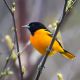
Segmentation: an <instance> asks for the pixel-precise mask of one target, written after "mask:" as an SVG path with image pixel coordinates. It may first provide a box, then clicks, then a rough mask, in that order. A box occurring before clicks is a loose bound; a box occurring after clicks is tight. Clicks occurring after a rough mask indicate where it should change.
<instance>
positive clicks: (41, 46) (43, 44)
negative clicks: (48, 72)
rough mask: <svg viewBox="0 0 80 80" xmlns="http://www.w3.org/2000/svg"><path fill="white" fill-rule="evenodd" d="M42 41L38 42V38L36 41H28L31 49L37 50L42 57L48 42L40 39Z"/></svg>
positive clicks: (34, 39) (33, 39) (53, 52)
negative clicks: (31, 46)
mask: <svg viewBox="0 0 80 80" xmlns="http://www.w3.org/2000/svg"><path fill="white" fill-rule="evenodd" d="M42 40H43V41H42ZM42 40H41V41H40V40H39V38H37V39H36V38H33V37H30V41H31V44H32V45H33V47H34V48H35V49H37V51H39V52H40V53H41V54H42V55H45V53H46V49H47V48H48V46H49V44H50V41H48V42H47V41H46V40H45V39H42ZM55 53H56V51H51V52H50V53H49V55H53V54H55Z"/></svg>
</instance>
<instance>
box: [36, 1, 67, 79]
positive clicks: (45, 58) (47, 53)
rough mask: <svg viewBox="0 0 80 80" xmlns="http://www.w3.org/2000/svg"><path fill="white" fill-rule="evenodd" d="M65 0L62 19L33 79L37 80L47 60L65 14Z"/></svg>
mask: <svg viewBox="0 0 80 80" xmlns="http://www.w3.org/2000/svg"><path fill="white" fill-rule="evenodd" d="M67 1H68V0H65V4H64V9H63V15H62V19H61V21H60V23H58V24H57V29H56V31H55V34H54V36H53V38H52V41H51V43H50V46H49V47H48V49H47V51H46V55H45V56H44V59H43V61H42V64H41V65H40V67H39V70H38V73H37V76H36V78H35V80H39V77H40V75H41V73H42V70H43V68H44V65H45V62H46V60H47V58H48V55H49V53H50V51H51V49H52V45H53V44H54V41H55V38H56V36H57V33H58V31H59V28H60V27H61V24H62V22H63V20H64V16H65V14H66V11H65V9H66V6H67Z"/></svg>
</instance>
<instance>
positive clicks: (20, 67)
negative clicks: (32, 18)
mask: <svg viewBox="0 0 80 80" xmlns="http://www.w3.org/2000/svg"><path fill="white" fill-rule="evenodd" d="M3 1H4V3H5V4H6V6H7V8H8V10H9V11H10V13H11V15H12V19H13V25H14V32H15V39H16V46H17V52H19V45H18V37H17V31H16V23H15V17H14V12H12V10H11V9H10V7H9V6H8V4H7V2H6V1H5V0H3ZM18 61H19V69H20V74H21V80H23V72H22V66H21V59H20V54H18Z"/></svg>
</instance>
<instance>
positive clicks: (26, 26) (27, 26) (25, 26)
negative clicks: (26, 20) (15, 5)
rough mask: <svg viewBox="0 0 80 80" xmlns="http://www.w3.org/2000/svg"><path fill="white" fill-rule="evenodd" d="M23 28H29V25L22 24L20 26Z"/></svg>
mask: <svg viewBox="0 0 80 80" xmlns="http://www.w3.org/2000/svg"><path fill="white" fill-rule="evenodd" d="M22 27H23V28H28V29H29V28H30V26H29V25H24V26H22Z"/></svg>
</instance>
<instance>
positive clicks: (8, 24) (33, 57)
mask: <svg viewBox="0 0 80 80" xmlns="http://www.w3.org/2000/svg"><path fill="white" fill-rule="evenodd" d="M6 1H7V3H8V4H9V6H10V7H11V6H12V3H13V2H14V1H15V3H16V11H15V20H16V26H17V33H18V41H19V49H20V51H22V50H23V49H24V47H25V46H26V50H25V51H24V53H22V54H21V63H22V65H23V66H24V67H25V69H24V80H33V78H34V76H35V74H36V72H37V66H38V64H39V63H40V61H41V59H42V56H41V55H40V54H39V52H37V51H36V50H35V49H34V48H33V47H32V45H31V44H30V43H29V32H28V30H25V29H24V28H21V26H23V25H25V24H28V23H30V22H32V21H39V22H42V23H43V24H45V25H46V26H48V25H49V24H52V23H54V22H55V21H56V20H58V19H60V17H61V15H62V10H63V6H64V2H65V0H6ZM12 27H13V21H12V16H11V14H10V12H9V10H8V9H7V7H6V5H5V4H4V2H3V0H0V72H1V71H2V69H3V67H4V65H5V63H6V57H8V56H9V55H10V54H11V53H10V48H9V44H8V43H7V40H6V36H8V37H10V39H11V41H12V42H13V43H14V46H15V49H14V51H15V53H16V43H15V34H14V29H13V28H12ZM60 32H61V35H62V41H63V44H64V47H65V49H66V50H68V51H70V52H72V53H73V54H75V55H76V58H75V59H74V60H73V61H71V60H68V59H66V58H64V57H63V56H62V55H60V54H56V55H55V56H51V57H48V59H47V61H46V64H45V68H44V69H43V72H42V74H41V76H40V80H58V78H57V73H58V72H60V73H62V74H63V78H64V80H80V69H79V66H80V1H78V3H77V4H76V5H75V7H74V8H73V9H72V12H71V13H70V15H69V16H68V18H67V19H66V20H65V22H64V24H63V25H62V27H61V28H60ZM7 67H9V68H10V70H12V71H13V72H14V74H13V75H11V76H5V77H3V78H1V79H0V80H20V74H19V73H20V72H19V65H18V61H17V60H16V61H15V62H14V60H12V59H11V60H10V61H9V63H8V66H7Z"/></svg>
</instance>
